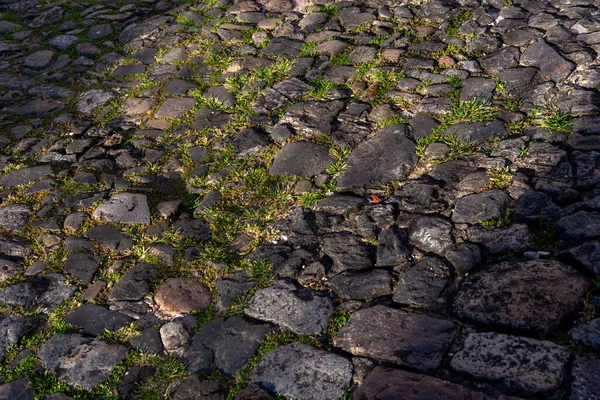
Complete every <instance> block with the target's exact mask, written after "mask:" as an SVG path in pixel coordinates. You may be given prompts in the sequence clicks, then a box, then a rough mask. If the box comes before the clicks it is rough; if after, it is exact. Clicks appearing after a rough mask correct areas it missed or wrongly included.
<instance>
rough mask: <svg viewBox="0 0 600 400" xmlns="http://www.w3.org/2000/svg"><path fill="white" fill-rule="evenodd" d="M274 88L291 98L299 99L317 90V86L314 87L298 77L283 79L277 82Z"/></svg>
mask: <svg viewBox="0 0 600 400" xmlns="http://www.w3.org/2000/svg"><path fill="white" fill-rule="evenodd" d="M273 89H275V90H276V91H277V92H279V93H281V94H282V95H284V96H285V97H287V98H288V99H290V100H297V99H299V98H302V97H304V96H306V95H307V94H309V93H310V92H312V91H314V90H315V88H313V87H312V86H311V85H309V84H308V83H305V82H303V81H301V80H300V79H298V78H290V79H286V80H284V81H281V82H279V83H277V84H275V85H274V86H273Z"/></svg>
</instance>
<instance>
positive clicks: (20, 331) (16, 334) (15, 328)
mask: <svg viewBox="0 0 600 400" xmlns="http://www.w3.org/2000/svg"><path fill="white" fill-rule="evenodd" d="M37 326H38V321H37V320H36V319H35V318H33V317H16V316H12V315H7V316H3V317H2V318H1V319H0V337H2V341H1V342H0V360H4V357H5V356H6V351H7V350H8V348H9V347H10V346H12V345H15V344H17V343H18V342H19V340H20V339H21V338H22V337H23V336H24V335H26V334H27V333H29V332H30V331H31V330H32V329H34V328H35V327H37Z"/></svg>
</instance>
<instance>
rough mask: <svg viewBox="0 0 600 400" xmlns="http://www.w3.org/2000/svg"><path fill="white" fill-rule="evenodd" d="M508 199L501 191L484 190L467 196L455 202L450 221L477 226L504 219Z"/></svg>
mask: <svg viewBox="0 0 600 400" xmlns="http://www.w3.org/2000/svg"><path fill="white" fill-rule="evenodd" d="M509 201H510V198H509V197H508V195H507V194H506V193H504V192H503V191H501V190H496V189H494V190H486V191H484V192H481V193H474V194H469V195H467V196H463V197H461V198H460V199H458V200H457V201H456V204H455V206H454V210H453V211H452V221H453V222H455V223H462V224H478V223H481V222H482V221H489V220H492V219H501V218H503V217H504V213H505V210H506V207H507V205H508V203H509Z"/></svg>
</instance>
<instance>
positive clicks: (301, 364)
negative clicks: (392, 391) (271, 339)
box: [250, 343, 352, 400]
mask: <svg viewBox="0 0 600 400" xmlns="http://www.w3.org/2000/svg"><path fill="white" fill-rule="evenodd" d="M351 377H352V364H350V362H349V361H348V360H347V359H345V358H343V357H340V356H338V355H335V354H333V353H330V352H326V351H323V350H317V349H315V348H313V347H311V346H308V345H306V344H302V343H292V344H289V345H285V346H281V347H279V348H278V349H277V350H275V351H274V352H272V353H270V354H268V355H267V356H266V357H265V358H263V360H262V361H261V362H260V364H259V365H258V366H257V367H256V368H255V369H254V372H253V374H252V377H251V378H250V379H251V381H252V382H256V383H257V384H259V385H260V386H263V387H265V388H267V389H269V390H272V391H275V392H277V393H281V394H283V395H284V396H288V397H292V398H298V399H307V400H311V399H314V400H320V399H323V400H329V399H337V398H339V397H340V396H341V395H342V394H343V393H344V391H345V390H346V389H347V388H348V386H349V385H350V379H351Z"/></svg>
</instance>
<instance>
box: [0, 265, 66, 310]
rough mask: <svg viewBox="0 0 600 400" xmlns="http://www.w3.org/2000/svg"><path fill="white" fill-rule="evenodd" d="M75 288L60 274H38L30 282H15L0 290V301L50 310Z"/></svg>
mask: <svg viewBox="0 0 600 400" xmlns="http://www.w3.org/2000/svg"><path fill="white" fill-rule="evenodd" d="M76 290H77V287H76V286H70V285H67V284H66V278H65V277H64V276H62V275H60V274H46V275H39V276H36V277H35V278H33V279H32V280H31V281H30V282H23V283H17V284H16V285H11V286H7V287H5V288H4V289H2V290H0V301H1V302H4V303H8V304H13V305H19V306H23V307H31V308H39V309H40V310H42V311H48V312H50V311H52V310H54V309H55V308H56V307H58V305H59V304H60V303H62V302H63V301H65V300H66V299H68V298H69V297H71V296H72V295H73V293H75V291H76Z"/></svg>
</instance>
